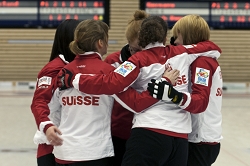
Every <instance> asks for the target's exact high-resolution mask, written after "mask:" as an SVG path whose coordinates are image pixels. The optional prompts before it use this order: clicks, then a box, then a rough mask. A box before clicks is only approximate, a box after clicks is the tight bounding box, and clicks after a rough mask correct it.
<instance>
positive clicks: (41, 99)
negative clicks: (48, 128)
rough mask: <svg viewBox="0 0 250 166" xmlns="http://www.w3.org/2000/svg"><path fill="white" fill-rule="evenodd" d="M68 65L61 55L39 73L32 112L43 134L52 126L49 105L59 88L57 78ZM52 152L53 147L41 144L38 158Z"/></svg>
mask: <svg viewBox="0 0 250 166" xmlns="http://www.w3.org/2000/svg"><path fill="white" fill-rule="evenodd" d="M67 63H68V62H67V61H66V60H65V58H64V56H63V55H59V56H58V57H57V58H55V59H54V60H52V61H50V62H49V63H47V64H46V65H45V66H44V67H43V68H42V70H41V71H40V72H39V73H38V76H37V84H36V89H35V92H34V96H33V100H32V104H31V110H32V113H33V115H34V117H35V120H36V124H37V128H38V129H39V130H40V131H41V132H43V130H44V127H45V124H52V122H51V121H50V119H49V117H48V116H49V114H50V110H49V107H48V103H49V102H50V100H51V98H52V95H53V92H54V91H55V89H56V88H57V87H56V84H54V82H55V80H56V76H57V74H58V72H59V71H60V70H61V69H62V68H63V67H64V66H65V65H66V64H67ZM52 150H53V147H52V146H50V145H46V144H40V145H39V146H38V151H37V157H41V156H43V155H46V154H49V153H52Z"/></svg>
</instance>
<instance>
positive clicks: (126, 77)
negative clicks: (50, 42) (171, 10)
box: [58, 16, 220, 166]
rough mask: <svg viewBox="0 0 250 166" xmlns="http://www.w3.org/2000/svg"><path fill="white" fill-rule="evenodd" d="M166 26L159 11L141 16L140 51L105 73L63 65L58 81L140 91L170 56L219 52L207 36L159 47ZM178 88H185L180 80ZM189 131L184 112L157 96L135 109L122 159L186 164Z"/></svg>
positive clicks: (189, 58) (91, 88) (102, 90)
mask: <svg viewBox="0 0 250 166" xmlns="http://www.w3.org/2000/svg"><path fill="white" fill-rule="evenodd" d="M167 29H168V28H167V24H166V22H165V21H164V20H163V19H162V18H161V17H158V16H149V17H148V18H146V19H145V20H144V21H143V22H142V24H141V29H140V32H139V43H138V44H139V46H141V47H142V48H143V50H142V51H139V52H137V53H135V54H134V55H133V56H131V57H130V58H129V59H128V61H125V62H124V63H123V64H121V65H120V66H119V67H118V68H116V69H115V70H114V71H113V72H110V73H108V74H95V75H86V74H82V73H80V72H77V71H75V70H72V69H69V70H65V69H63V70H62V71H61V72H60V74H59V75H58V77H59V78H60V77H63V78H64V79H59V82H58V86H59V87H74V88H76V89H77V90H79V91H82V92H84V93H89V94H98V95H100V94H111V95H112V94H117V93H119V92H122V91H124V90H126V89H127V88H128V87H130V86H131V85H133V87H134V88H135V89H136V90H137V91H138V92H143V91H144V90H146V89H147V84H148V82H149V81H150V80H151V79H159V78H161V77H162V74H163V73H164V71H165V70H166V67H168V66H167V65H168V60H169V59H170V58H172V59H173V60H174V61H178V60H179V61H180V60H181V61H182V62H181V63H180V65H182V66H183V68H188V67H189V65H190V64H191V62H193V61H194V60H195V58H197V57H198V56H200V55H204V54H205V55H206V54H207V52H212V53H213V54H212V56H213V57H216V58H218V56H219V55H220V53H219V51H218V47H217V46H216V45H215V44H213V43H212V42H210V41H206V42H203V43H199V44H197V45H196V46H193V47H184V46H181V45H180V46H167V47H165V42H166V35H167ZM209 56H211V55H209ZM167 70H168V69H167ZM180 72H183V71H180ZM184 74H186V75H187V73H184ZM185 79H188V78H185ZM62 85H63V86H62ZM179 88H180V89H185V90H186V91H188V89H187V84H186V81H185V80H184V81H183V84H180V87H179ZM144 104H148V103H146V102H145V103H144ZM189 132H191V117H190V114H189V113H188V112H186V111H184V110H182V109H181V108H178V107H176V105H175V104H171V103H169V107H167V108H166V104H165V102H163V101H158V102H157V103H155V104H154V105H152V106H151V107H149V108H147V109H146V110H145V111H143V112H142V113H140V114H135V116H134V119H133V128H132V131H131V136H130V137H129V139H128V141H127V143H126V152H125V154H124V157H123V161H122V165H127V166H135V165H143V166H147V165H148V166H152V165H154V166H157V165H159V166H161V165H170V166H171V165H173V166H176V165H186V162H187V151H188V141H187V136H188V133H189Z"/></svg>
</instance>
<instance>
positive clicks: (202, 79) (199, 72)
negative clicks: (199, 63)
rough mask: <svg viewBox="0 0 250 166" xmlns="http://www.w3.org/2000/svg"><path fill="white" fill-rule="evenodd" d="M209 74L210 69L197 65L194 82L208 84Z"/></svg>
mask: <svg viewBox="0 0 250 166" xmlns="http://www.w3.org/2000/svg"><path fill="white" fill-rule="evenodd" d="M209 74H210V71H209V70H207V69H203V68H199V67H196V72H195V79H194V83H195V84H200V85H204V86H208V81H209Z"/></svg>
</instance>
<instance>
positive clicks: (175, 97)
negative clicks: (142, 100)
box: [147, 79, 183, 104]
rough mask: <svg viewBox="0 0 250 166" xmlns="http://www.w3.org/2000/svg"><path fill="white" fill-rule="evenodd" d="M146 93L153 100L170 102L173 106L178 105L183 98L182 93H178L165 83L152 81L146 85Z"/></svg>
mask: <svg viewBox="0 0 250 166" xmlns="http://www.w3.org/2000/svg"><path fill="white" fill-rule="evenodd" d="M147 89H148V91H149V93H150V95H151V96H153V97H154V98H157V99H160V100H164V101H172V102H173V103H175V104H179V103H180V102H181V100H182V98H183V93H180V92H178V91H177V90H175V89H174V88H173V86H172V85H171V84H170V83H168V82H167V81H159V80H155V79H152V80H151V83H148V88H147Z"/></svg>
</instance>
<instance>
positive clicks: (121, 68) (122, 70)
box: [114, 61, 136, 77]
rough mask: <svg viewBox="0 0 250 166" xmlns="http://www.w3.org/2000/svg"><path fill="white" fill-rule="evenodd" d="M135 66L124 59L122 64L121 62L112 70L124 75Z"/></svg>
mask: <svg viewBox="0 0 250 166" xmlns="http://www.w3.org/2000/svg"><path fill="white" fill-rule="evenodd" d="M135 68H136V66H135V65H134V64H133V63H131V62H128V61H125V62H124V63H123V64H121V65H120V66H119V67H118V68H116V69H115V70H114V72H116V73H118V74H120V75H122V76H123V77H126V76H127V75H128V74H129V73H130V72H131V71H133V70H134V69H135Z"/></svg>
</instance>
